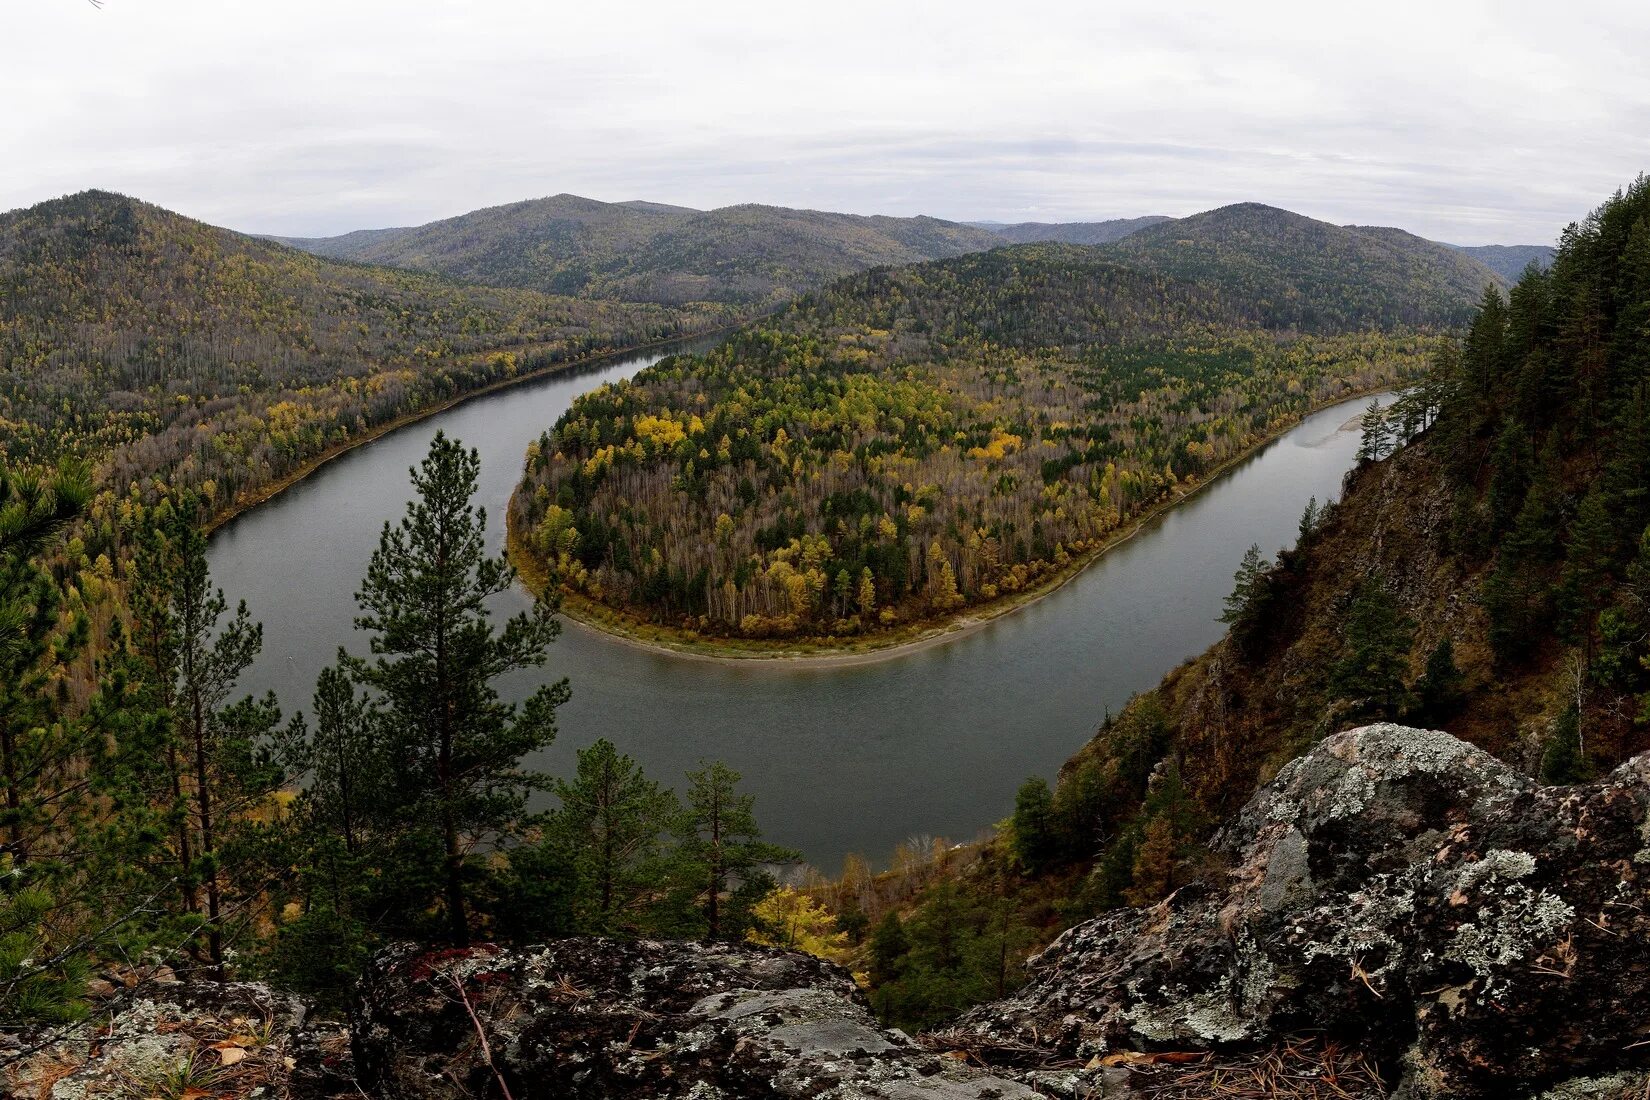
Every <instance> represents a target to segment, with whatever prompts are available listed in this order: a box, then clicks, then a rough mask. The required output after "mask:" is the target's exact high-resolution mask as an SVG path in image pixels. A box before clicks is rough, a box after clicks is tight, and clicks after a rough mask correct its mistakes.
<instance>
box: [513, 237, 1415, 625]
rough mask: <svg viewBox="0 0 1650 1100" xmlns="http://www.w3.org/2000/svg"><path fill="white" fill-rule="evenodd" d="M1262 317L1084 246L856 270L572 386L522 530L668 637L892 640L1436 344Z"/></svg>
mask: <svg viewBox="0 0 1650 1100" xmlns="http://www.w3.org/2000/svg"><path fill="white" fill-rule="evenodd" d="M1257 315H1258V311H1257V310H1256V309H1255V307H1254V305H1253V303H1250V302H1248V301H1245V300H1243V299H1241V298H1238V297H1236V296H1232V295H1229V294H1228V293H1227V292H1225V291H1223V290H1222V289H1221V288H1218V287H1209V286H1203V285H1198V284H1195V283H1190V282H1184V281H1180V280H1175V279H1171V278H1168V277H1165V276H1163V275H1161V274H1158V273H1155V272H1150V271H1137V270H1133V269H1130V268H1125V267H1122V266H1119V265H1117V264H1114V263H1112V262H1110V261H1109V260H1108V259H1107V258H1106V257H1105V255H1104V254H1103V253H1102V252H1101V251H1100V250H1097V249H1094V248H1083V247H1078V246H1071V245H1025V246H1018V247H1012V248H1004V249H998V250H994V251H991V252H987V253H980V254H974V255H968V256H963V257H959V258H956V259H951V260H942V261H936V262H933V263H928V264H921V265H916V266H912V267H906V268H898V269H892V270H876V271H871V272H867V273H864V274H861V275H856V276H853V277H850V278H847V279H843V280H841V281H839V282H837V283H835V284H832V285H831V286H830V287H829V288H827V289H825V290H823V291H820V292H818V293H816V294H813V295H810V296H808V297H806V298H804V299H803V300H802V301H800V302H798V303H796V304H795V305H793V306H792V307H791V308H789V309H788V310H786V311H784V312H783V313H781V314H780V315H778V316H777V317H775V318H772V319H770V320H768V321H765V322H762V323H760V324H758V325H754V326H750V327H748V328H746V329H745V330H742V331H741V332H740V333H739V334H738V335H736V336H735V337H733V338H731V339H730V340H729V341H727V342H726V343H725V344H724V345H722V346H721V347H720V348H718V349H716V350H715V351H712V352H710V353H708V354H706V355H703V356H697V357H681V358H676V359H671V360H667V361H666V362H664V363H662V364H660V365H658V366H656V367H653V368H650V369H649V370H647V371H644V372H643V373H642V374H640V375H639V376H637V377H636V378H635V379H634V380H633V381H632V382H630V383H627V384H625V385H620V386H609V387H605V388H603V389H601V390H598V391H596V392H594V393H591V394H587V395H585V396H584V397H582V398H580V399H579V400H578V401H577V402H575V403H574V405H573V406H572V408H571V409H570V410H569V411H568V412H567V413H566V415H564V416H563V417H562V419H561V420H560V422H558V423H557V425H556V426H555V429H554V430H553V431H552V432H550V433H547V435H546V437H545V438H544V439H543V440H542V442H541V443H540V444H539V445H538V446H537V447H535V448H533V449H532V451H531V452H530V454H529V459H528V470H527V476H526V479H525V481H524V483H523V485H522V487H521V489H520V490H519V491H518V493H517V496H516V499H515V501H514V502H513V506H512V515H511V518H512V529H513V530H514V532H515V533H516V540H517V545H518V547H521V548H525V549H527V550H529V551H530V552H533V553H536V554H537V555H538V556H539V558H540V563H541V564H542V565H543V566H545V567H546V568H547V570H548V572H549V574H550V576H551V578H552V580H553V581H554V582H555V583H558V584H560V585H562V586H564V588H565V589H566V590H567V591H568V592H569V593H570V594H572V595H574V596H575V597H580V596H582V597H584V598H586V599H588V600H589V601H591V602H592V603H600V604H605V605H607V606H608V607H609V608H610V609H614V610H616V611H618V612H619V613H621V614H623V615H626V616H630V617H632V618H633V619H637V620H642V621H645V622H647V623H650V624H660V625H664V626H668V627H672V628H677V629H681V630H686V631H692V632H694V633H696V634H698V635H707V634H708V635H714V636H718V637H723V638H729V639H749V638H758V639H760V638H776V637H777V638H790V637H803V638H816V639H824V638H836V639H848V638H852V637H854V636H857V635H863V634H874V633H879V632H880V633H885V634H886V633H890V632H892V633H895V634H897V633H898V632H900V631H902V630H905V629H906V628H907V627H908V626H910V625H911V624H916V623H921V622H923V621H925V620H928V619H931V618H934V617H938V616H944V615H947V614H950V613H953V612H955V611H957V610H958V609H960V608H963V607H966V606H970V605H975V604H990V603H992V602H993V601H998V600H1009V599H1012V598H1013V597H1014V596H1015V595H1016V594H1018V593H1023V592H1027V591H1030V590H1033V589H1035V588H1037V587H1039V586H1041V585H1042V584H1044V583H1046V582H1047V581H1049V580H1050V579H1051V578H1053V577H1055V576H1057V575H1059V574H1061V573H1062V572H1064V571H1065V570H1067V569H1070V568H1075V567H1076V565H1077V563H1078V561H1079V560H1080V559H1081V558H1082V557H1083V556H1084V555H1086V554H1089V553H1092V552H1093V551H1095V550H1096V549H1097V548H1098V547H1100V546H1101V545H1102V544H1103V543H1104V542H1105V541H1106V540H1107V538H1108V537H1109V536H1110V535H1111V534H1112V533H1113V532H1115V531H1116V530H1117V529H1118V528H1120V527H1122V526H1123V525H1125V524H1127V523H1128V522H1129V521H1130V520H1131V519H1132V518H1133V517H1135V516H1138V515H1139V514H1140V513H1141V512H1142V511H1144V510H1146V509H1148V508H1150V507H1151V506H1153V505H1154V504H1156V503H1158V502H1161V501H1163V500H1166V499H1169V498H1171V497H1172V496H1174V495H1175V494H1177V493H1179V492H1183V491H1185V490H1186V489H1187V488H1189V487H1190V486H1192V485H1194V484H1196V483H1197V482H1199V481H1200V480H1201V479H1202V478H1204V477H1205V476H1207V475H1208V474H1209V472H1210V471H1211V470H1214V469H1215V468H1217V467H1219V466H1220V465H1221V464H1222V463H1224V462H1226V461H1227V460H1229V459H1231V458H1232V457H1234V456H1235V455H1238V454H1240V453H1242V452H1243V451H1245V450H1246V449H1247V448H1249V447H1250V446H1252V445H1253V444H1254V443H1255V442H1256V441H1257V440H1259V439H1261V438H1263V437H1264V436H1266V435H1268V434H1269V433H1271V432H1273V431H1275V430H1277V429H1278V428H1279V427H1281V426H1284V425H1287V424H1289V423H1292V422H1293V421H1294V420H1295V419H1297V418H1298V417H1299V416H1300V415H1302V414H1303V413H1304V412H1306V411H1307V410H1308V409H1310V408H1312V407H1314V406H1316V405H1317V404H1320V403H1322V402H1324V401H1326V400H1329V399H1332V398H1334V397H1338V396H1344V395H1346V394H1349V393H1354V392H1358V391H1360V390H1365V389H1368V388H1371V387H1375V386H1380V385H1385V384H1390V383H1392V382H1394V381H1397V380H1399V379H1401V378H1404V377H1406V376H1408V375H1409V374H1410V373H1411V372H1412V371H1413V370H1416V369H1418V368H1419V367H1420V366H1421V364H1422V362H1423V360H1424V356H1425V354H1426V352H1427V349H1429V348H1430V347H1431V346H1432V345H1433V344H1434V343H1435V342H1436V337H1435V336H1430V335H1427V334H1416V333H1394V334H1383V333H1378V332H1373V331H1356V332H1351V333H1344V334H1338V335H1328V334H1312V335H1303V334H1298V333H1290V332H1274V331H1268V330H1266V329H1263V328H1262V327H1260V326H1259V325H1258V324H1257V323H1256V321H1255V318H1256V316H1257Z"/></svg>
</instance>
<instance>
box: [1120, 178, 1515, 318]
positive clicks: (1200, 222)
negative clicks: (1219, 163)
mask: <svg viewBox="0 0 1650 1100" xmlns="http://www.w3.org/2000/svg"><path fill="white" fill-rule="evenodd" d="M1106 248H1107V251H1108V252H1109V253H1110V254H1111V255H1112V257H1113V258H1114V259H1116V260H1117V262H1119V263H1124V264H1129V265H1132V266H1144V267H1149V268H1151V269H1152V270H1155V271H1160V272H1162V273H1163V274H1165V275H1170V276H1173V277H1174V278H1178V279H1188V280H1192V281H1197V282H1203V283H1208V284H1211V285H1215V286H1219V287H1221V288H1223V289H1224V290H1225V291H1226V292H1227V293H1228V294H1230V295H1233V296H1238V297H1241V298H1243V299H1245V300H1247V301H1250V302H1253V303H1254V305H1255V306H1256V308H1258V309H1259V310H1260V311H1261V315H1262V317H1263V318H1264V320H1265V322H1266V323H1267V324H1270V325H1274V326H1282V327H1295V328H1300V329H1305V330H1311V331H1319V332H1327V331H1344V330H1347V329H1353V328H1360V327H1365V326H1374V327H1387V326H1391V325H1421V326H1451V325H1457V324H1461V323H1463V322H1464V321H1466V320H1467V318H1468V317H1469V316H1470V315H1471V313H1472V307H1473V305H1474V304H1475V303H1476V302H1477V301H1478V299H1479V296H1480V295H1481V294H1482V293H1483V290H1484V287H1485V286H1486V285H1487V284H1492V283H1493V284H1500V285H1504V281H1503V280H1502V279H1501V278H1500V277H1499V276H1498V275H1496V274H1495V273H1494V272H1492V271H1491V270H1490V269H1489V268H1487V267H1485V266H1484V265H1482V264H1480V263H1479V262H1477V261H1476V260H1474V259H1472V258H1471V257H1470V256H1466V255H1463V254H1462V253H1460V252H1459V251H1457V250H1455V249H1452V248H1449V247H1448V246H1446V245H1441V244H1437V243H1436V242H1433V241H1428V240H1423V239H1422V238H1420V237H1416V236H1414V235H1413V234H1410V233H1405V232H1404V231H1403V230H1400V229H1386V228H1373V227H1362V226H1337V225H1330V224H1329V223H1328V222H1320V221H1315V220H1313V219H1311V218H1307V217H1303V216H1301V215H1300V214H1293V213H1290V212H1289V211H1287V210H1279V209H1277V208H1276V207H1271V206H1262V205H1260V204H1259V203H1241V204H1239V205H1236V206H1223V207H1221V208H1219V209H1217V210H1209V211H1206V212H1204V213H1202V214H1194V215H1192V216H1191V217H1189V218H1180V219H1178V220H1175V221H1171V222H1164V223H1162V224H1159V225H1154V226H1149V227H1147V228H1145V229H1141V230H1139V231H1138V232H1135V233H1132V234H1130V235H1129V236H1127V237H1125V238H1123V239H1122V240H1119V241H1117V242H1116V243H1114V244H1111V245H1107V246H1106Z"/></svg>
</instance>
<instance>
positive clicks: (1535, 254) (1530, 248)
mask: <svg viewBox="0 0 1650 1100" xmlns="http://www.w3.org/2000/svg"><path fill="white" fill-rule="evenodd" d="M1450 247H1451V248H1454V249H1458V250H1459V251H1461V252H1465V253H1466V254H1467V255H1469V256H1471V257H1472V258H1473V259H1475V260H1477V261H1478V262H1479V263H1481V264H1483V265H1484V266H1485V267H1487V268H1489V269H1490V270H1491V271H1493V272H1495V273H1496V274H1497V275H1499V276H1501V278H1503V279H1505V280H1506V281H1507V282H1508V283H1516V282H1517V281H1518V279H1519V277H1520V276H1521V275H1523V274H1524V269H1525V268H1526V267H1529V266H1530V265H1531V264H1534V265H1535V266H1537V267H1539V268H1541V269H1542V270H1546V269H1547V268H1549V267H1551V266H1552V263H1553V252H1554V249H1553V247H1552V246H1551V245H1546V244H1460V245H1451V246H1450Z"/></svg>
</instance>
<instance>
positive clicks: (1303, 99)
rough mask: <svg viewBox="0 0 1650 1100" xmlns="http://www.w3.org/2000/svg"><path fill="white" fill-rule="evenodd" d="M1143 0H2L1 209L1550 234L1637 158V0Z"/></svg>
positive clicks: (301, 220)
mask: <svg viewBox="0 0 1650 1100" xmlns="http://www.w3.org/2000/svg"><path fill="white" fill-rule="evenodd" d="M1550 8H1551V6H1550V5H1538V4H1526V3H1502V4H1494V5H1492V4H1488V3H1481V2H1471V3H1467V2H1458V3H1452V4H1448V5H1442V4H1437V3H1429V4H1422V3H1410V2H1407V0H1399V2H1392V3H1388V4H1384V5H1381V6H1379V7H1378V8H1367V7H1365V8H1357V9H1353V8H1348V7H1346V6H1344V5H1325V4H1321V3H1314V4H1307V3H1295V2H1292V0H1290V2H1275V3H1265V4H1256V3H1247V4H1233V3H1230V2H1229V0H1228V2H1225V3H1213V2H1209V0H1184V2H1182V3H1179V4H1175V5H1165V4H1162V3H1159V2H1151V3H1147V2H1142V0H1112V2H1109V3H1106V4H1095V3H1092V2H1082V3H1079V2H1058V3H1056V2H1049V0H1022V2H1019V3H1016V4H1012V5H1004V4H1001V3H992V4H986V3H980V2H978V0H953V2H950V3H931V2H927V0H920V2H919V0H907V2H904V3H894V4H889V3H886V2H885V0H884V2H879V3H870V2H866V0H840V2H837V3H833V4H831V5H828V6H827V5H810V6H802V5H776V4H771V3H761V4H758V3H744V2H738V3H732V2H726V0H723V2H712V3H707V4H700V5H681V4H671V3H663V2H656V0H616V2H606V3H602V4H584V5H564V4H543V3H541V2H538V0H491V2H489V3H488V4H485V5H479V4H473V3H464V2H458V0H398V2H393V3H392V2H389V0H350V2H349V3H338V2H337V0H328V2H325V3H323V2H321V0H287V2H285V3H283V4H279V5H270V4H264V3H259V4H252V3H247V2H244V0H108V3H107V5H106V6H105V7H104V9H103V10H101V11H100V10H97V9H94V8H92V7H91V6H90V5H87V4H77V3H73V2H72V0H13V2H11V3H8V4H5V5H3V6H0V41H3V42H5V43H7V44H8V48H7V51H6V54H7V64H6V65H5V67H4V68H3V69H0V95H3V96H4V97H5V98H4V101H5V102H6V103H8V104H9V105H10V109H8V110H7V111H6V112H4V113H3V114H0V148H4V149H5V150H6V151H7V155H6V157H5V158H4V159H3V161H0V207H11V206H18V205H23V204H26V203H30V202H35V201H39V200H41V199H44V198H49V197H51V196H53V195H56V194H61V193H64V192H68V191H73V190H79V189H81V188H85V187H93V186H96V187H107V188H112V189H117V190H121V191H125V192H128V193H131V194H135V195H138V196H140V197H143V198H146V199H148V200H150V201H154V202H158V203H161V204H163V205H166V206H169V207H172V208H175V209H178V210H181V211H183V212H185V213H188V214H192V215H195V216H198V217H203V218H206V219H208V220H211V221H214V222H218V223H220V224H227V225H233V226H235V227H237V228H244V229H249V230H256V231H262V232H280V233H295V234H321V233H332V232H341V231H345V230H348V229H354V228H361V227H368V226H380V225H394V224H410V223H417V222H421V221H426V220H429V219H431V218H435V217H442V216H447V215H451V214H456V213H459V212H462V211H464V210H468V209H472V208H474V207H477V206H482V205H489V204H493V203H501V202H509V201H513V200H516V199H521V198H526V197H531V196H534V195H543V194H553V193H556V192H560V191H572V192H576V193H581V194H589V195H592V196H593V197H597V198H605V199H628V198H649V199H654V200H657V201H661V202H675V203H682V204H685V205H691V206H717V205H725V204H728V203H735V202H769V203H777V204H784V205H805V206H814V207H822V208H828V209H841V210H850V211H855V212H862V213H893V214H913V213H929V214H933V215H936V216H942V217H952V218H981V219H995V220H1018V219H1033V218H1034V219H1036V220H1045V221H1046V220H1062V219H1077V218H1095V217H1114V216H1125V215H1134V214H1141V213H1148V212H1150V213H1167V214H1186V213H1191V212H1194V211H1196V210H1199V209H1206V208H1208V207H1211V206H1215V205H1219V204H1221V203H1225V202H1233V201H1240V200H1248V199H1253V200H1258V201H1264V202H1270V203H1274V204H1276V205H1281V206H1287V207H1290V208H1292V209H1297V210H1300V211H1301V212H1302V213H1307V214H1312V215H1314V216H1318V217H1324V218H1329V219H1331V220H1335V221H1342V222H1353V221H1355V222H1361V223H1382V224H1396V225H1401V226H1404V227H1405V228H1409V229H1412V230H1415V231H1417V232H1421V233H1425V234H1427V235H1429V236H1434V237H1441V238H1444V239H1449V240H1455V241H1460V242H1463V243H1478V242H1485V241H1519V242H1522V241H1542V240H1551V239H1552V238H1553V237H1554V236H1555V235H1556V233H1557V232H1558V230H1559V229H1560V228H1561V227H1562V226H1563V224H1564V223H1566V222H1568V221H1570V220H1573V219H1575V218H1577V217H1580V216H1581V215H1583V214H1584V213H1585V212H1586V211H1587V210H1588V209H1589V208H1590V207H1591V206H1592V205H1594V204H1596V202H1597V201H1599V200H1600V199H1602V198H1603V197H1604V195H1605V194H1607V193H1609V192H1610V191H1612V190H1614V189H1615V188H1616V187H1618V186H1620V185H1621V184H1623V183H1626V182H1627V181H1629V180H1630V179H1631V178H1633V177H1634V176H1635V175H1636V174H1637V173H1638V172H1639V171H1640V170H1641V169H1642V168H1643V167H1644V163H1643V161H1644V159H1645V155H1646V152H1647V150H1646V149H1645V147H1644V134H1645V133H1647V132H1650V128H1647V125H1646V124H1647V122H1650V71H1647V70H1650V67H1646V66H1644V65H1642V63H1641V57H1640V54H1641V53H1642V47H1643V45H1644V44H1645V43H1646V42H1647V41H1650V9H1645V8H1644V7H1643V5H1641V4H1637V3H1607V2H1598V0H1582V2H1579V3H1572V4H1569V5H1565V6H1564V7H1563V9H1562V10H1556V9H1554V10H1549V9H1550Z"/></svg>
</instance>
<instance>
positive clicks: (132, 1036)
mask: <svg viewBox="0 0 1650 1100" xmlns="http://www.w3.org/2000/svg"><path fill="white" fill-rule="evenodd" d="M93 995H94V998H96V1000H97V1003H98V1011H96V1012H95V1013H94V1014H93V1015H92V1017H91V1018H89V1019H88V1020H87V1021H85V1022H84V1023H83V1024H79V1025H73V1026H70V1027H65V1028H62V1029H59V1030H55V1031H53V1030H46V1031H43V1032H41V1033H39V1034H37V1035H29V1034H27V1033H24V1034H15V1033H14V1034H8V1035H7V1036H5V1042H3V1043H0V1067H4V1074H3V1076H0V1095H6V1096H16V1097H29V1098H30V1100H93V1098H94V1097H133V1098H139V1097H162V1098H166V1097H170V1098H173V1100H182V1098H190V1100H196V1098H198V1100H206V1098H209V1097H218V1098H225V1100H227V1098H231V1097H295V1098H296V1097H302V1098H305V1100H321V1098H324V1097H335V1096H358V1095H359V1093H358V1092H357V1090H356V1088H355V1085H354V1081H353V1079H352V1078H353V1071H352V1067H351V1059H350V1037H349V1033H348V1031H347V1030H346V1029H345V1028H344V1027H343V1026H342V1025H341V1024H339V1023H336V1022H333V1023H328V1022H325V1021H320V1020H317V1019H315V1018H314V1017H313V1014H312V1013H311V1011H310V1008H309V1006H308V1005H307V1004H306V1003H305V1002H304V1000H303V999H302V998H300V997H296V996H294V995H292V994H290V993H281V992H277V991H275V990H271V989H270V988H269V987H268V986H266V985H260V984H257V983H253V982H229V983H225V984H218V983H214V982H195V983H188V984H185V983H182V982H178V981H177V980H176V979H175V978H172V977H171V975H170V972H169V971H167V972H166V974H165V976H164V978H163V979H162V980H155V979H153V978H151V977H149V976H136V980H133V976H131V975H128V981H127V982H122V981H120V980H119V979H118V977H117V978H116V979H115V980H110V979H108V978H102V979H97V980H95V981H94V983H93ZM7 1045H10V1046H11V1049H9V1050H8V1049H5V1047H6V1046H7Z"/></svg>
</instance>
